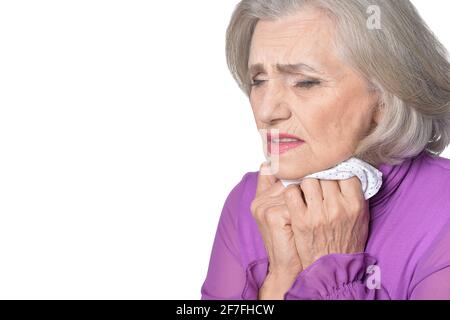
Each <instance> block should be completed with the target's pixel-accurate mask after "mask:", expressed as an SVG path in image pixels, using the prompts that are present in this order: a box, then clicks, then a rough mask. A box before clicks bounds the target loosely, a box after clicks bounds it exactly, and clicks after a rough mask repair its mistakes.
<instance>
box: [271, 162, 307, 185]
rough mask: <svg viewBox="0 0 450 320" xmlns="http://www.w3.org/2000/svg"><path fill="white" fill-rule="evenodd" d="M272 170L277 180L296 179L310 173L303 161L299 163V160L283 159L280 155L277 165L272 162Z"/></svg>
mask: <svg viewBox="0 0 450 320" xmlns="http://www.w3.org/2000/svg"><path fill="white" fill-rule="evenodd" d="M272 172H273V175H274V176H275V177H276V178H277V179H279V180H296V179H300V178H303V177H304V176H307V175H308V174H310V172H308V168H307V167H306V166H305V164H304V163H299V161H284V160H282V157H281V158H280V160H279V162H278V167H277V166H276V162H272ZM311 173H312V172H311Z"/></svg>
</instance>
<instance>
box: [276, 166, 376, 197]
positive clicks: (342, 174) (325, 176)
mask: <svg viewBox="0 0 450 320" xmlns="http://www.w3.org/2000/svg"><path fill="white" fill-rule="evenodd" d="M354 176H357V177H358V178H359V180H360V181H361V185H362V191H363V193H364V198H365V199H366V200H367V199H370V198H371V197H372V196H374V195H375V194H376V193H377V192H378V190H379V189H380V187H381V184H382V183H383V180H382V176H383V173H382V172H381V171H379V170H378V169H377V168H375V167H373V166H372V165H370V164H369V163H367V162H365V161H362V160H361V159H358V158H354V157H353V158H350V159H348V160H346V161H344V162H341V163H340V164H338V165H337V166H335V167H333V168H331V169H327V170H324V171H320V172H317V173H313V174H310V175H308V176H305V177H303V178H301V179H298V180H281V183H283V185H284V186H285V187H287V186H289V185H291V184H299V183H300V182H301V181H302V180H303V179H305V178H316V179H322V180H345V179H349V178H351V177H354Z"/></svg>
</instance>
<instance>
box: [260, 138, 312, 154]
mask: <svg viewBox="0 0 450 320" xmlns="http://www.w3.org/2000/svg"><path fill="white" fill-rule="evenodd" d="M304 143H305V142H304V141H298V142H297V141H296V142H280V143H278V144H277V146H278V150H276V149H277V147H276V146H273V145H274V144H273V143H272V142H270V141H268V142H267V152H268V153H269V154H271V155H273V154H283V153H285V152H288V151H289V150H292V149H295V148H297V147H300V146H301V145H302V144H304Z"/></svg>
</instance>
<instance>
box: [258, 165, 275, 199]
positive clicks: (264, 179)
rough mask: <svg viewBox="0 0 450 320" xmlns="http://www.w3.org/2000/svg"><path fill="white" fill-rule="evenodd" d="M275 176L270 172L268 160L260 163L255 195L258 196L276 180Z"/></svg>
mask: <svg viewBox="0 0 450 320" xmlns="http://www.w3.org/2000/svg"><path fill="white" fill-rule="evenodd" d="M277 180H278V179H277V178H276V177H275V176H274V175H273V174H272V173H271V170H270V162H267V161H266V162H264V163H262V164H261V166H260V168H259V173H258V182H257V184H256V196H259V195H260V194H261V193H263V192H264V191H265V190H267V189H269V188H270V187H271V186H272V185H273V184H275V183H276V182H277Z"/></svg>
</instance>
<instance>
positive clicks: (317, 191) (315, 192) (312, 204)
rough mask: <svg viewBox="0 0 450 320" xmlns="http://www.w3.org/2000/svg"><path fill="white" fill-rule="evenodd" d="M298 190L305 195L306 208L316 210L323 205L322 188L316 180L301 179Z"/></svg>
mask: <svg viewBox="0 0 450 320" xmlns="http://www.w3.org/2000/svg"><path fill="white" fill-rule="evenodd" d="M300 188H301V189H302V191H303V193H304V195H305V203H306V206H307V207H308V208H312V209H313V210H314V209H318V208H320V207H321V206H322V203H323V194H322V187H321V186H320V182H319V180H318V179H314V178H306V179H303V180H302V182H301V184H300Z"/></svg>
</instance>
